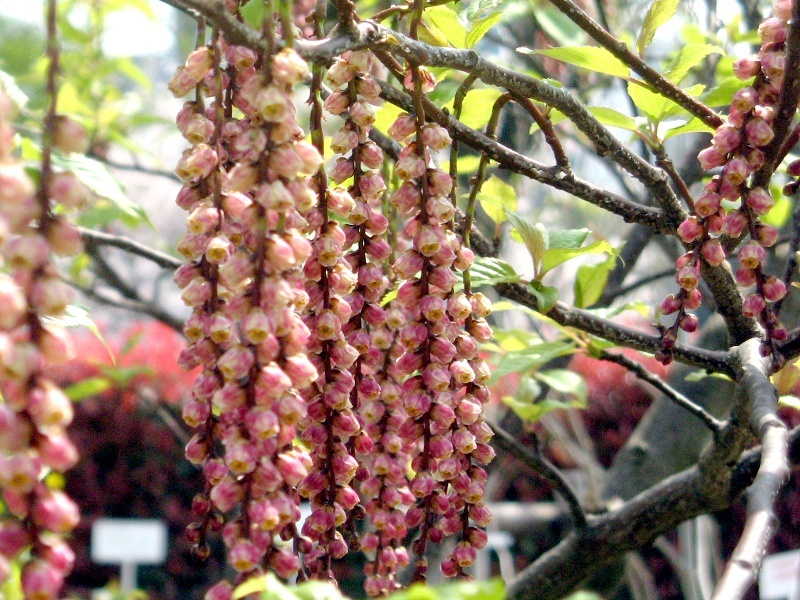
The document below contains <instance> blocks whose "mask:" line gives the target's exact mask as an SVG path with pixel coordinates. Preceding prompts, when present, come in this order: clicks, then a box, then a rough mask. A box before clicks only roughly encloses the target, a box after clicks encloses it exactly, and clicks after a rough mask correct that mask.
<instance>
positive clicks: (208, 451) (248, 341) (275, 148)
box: [173, 42, 322, 599]
mask: <svg viewBox="0 0 800 600" xmlns="http://www.w3.org/2000/svg"><path fill="white" fill-rule="evenodd" d="M223 50H224V53H225V58H226V62H227V69H226V72H225V73H218V74H216V75H215V74H214V71H215V69H211V68H210V67H211V64H210V62H209V60H208V59H206V58H202V56H203V55H206V54H208V53H209V52H211V50H210V49H209V48H200V49H199V50H197V51H195V53H193V54H192V55H191V56H190V58H189V60H188V61H187V63H186V65H185V66H184V67H183V68H182V69H181V70H180V71H179V73H178V74H177V75H176V77H175V78H173V82H176V81H178V82H179V81H181V79H183V78H186V77H187V73H191V76H190V80H192V81H194V85H195V86H197V85H199V84H200V83H201V82H203V81H204V80H205V82H206V84H207V87H209V88H210V89H211V90H213V91H215V86H217V84H218V82H221V83H222V87H223V88H224V90H220V93H219V94H218V95H217V97H218V98H219V97H222V93H223V92H224V94H225V106H224V108H223V113H224V115H225V122H224V124H222V125H221V127H219V132H218V133H219V135H218V136H216V137H217V140H216V148H210V147H209V146H208V145H206V144H204V143H202V142H201V143H196V144H195V146H194V147H193V148H192V149H190V150H188V151H187V153H186V155H185V156H184V158H183V159H182V160H181V163H180V165H179V167H178V173H179V175H181V177H182V179H183V180H184V182H185V184H186V185H185V187H184V189H183V190H182V191H181V194H180V195H179V198H178V202H179V204H181V206H183V207H185V208H187V209H188V210H190V211H191V214H190V217H189V220H188V224H189V228H190V233H189V234H188V235H187V238H189V239H188V240H187V238H184V240H183V241H182V243H181V244H180V246H179V248H180V249H181V251H182V253H183V254H184V255H185V256H187V258H190V259H191V260H192V262H191V263H189V264H188V265H187V266H186V267H183V268H182V269H180V270H179V271H178V274H177V275H176V281H177V282H178V284H179V285H180V286H181V287H182V288H183V298H184V301H185V302H186V303H187V304H189V305H190V306H192V307H193V308H194V313H193V315H192V317H191V318H190V319H189V321H188V322H187V326H186V334H187V337H188V338H189V340H190V342H192V345H191V346H190V347H189V348H188V349H187V351H186V352H185V353H184V355H183V356H182V359H183V360H182V362H183V363H184V366H187V367H191V366H195V365H205V370H204V372H203V373H202V374H201V375H200V376H199V378H198V380H197V382H196V384H195V386H194V389H193V395H194V399H193V400H192V401H190V403H189V405H187V406H191V409H190V410H185V411H184V419H185V420H186V421H187V423H189V424H190V425H199V426H200V428H201V431H200V432H199V433H198V434H197V435H196V436H195V438H194V439H193V441H192V442H190V444H189V446H188V447H187V455H188V456H189V458H190V460H192V461H193V462H195V463H198V464H203V468H204V472H205V475H206V477H207V479H208V481H209V483H210V484H211V487H210V492H209V494H208V501H206V502H196V503H195V504H196V508H198V509H200V510H199V511H198V512H199V513H201V514H200V516H201V517H204V516H205V515H207V514H209V511H212V510H213V511H218V512H219V513H221V514H227V515H230V517H229V518H230V519H231V520H229V521H228V522H227V523H226V524H225V526H224V528H223V540H224V541H225V543H226V545H227V546H228V549H229V551H228V562H229V563H230V564H231V566H233V567H234V569H236V571H237V572H239V573H240V574H241V577H244V576H247V575H250V574H254V573H258V572H261V571H262V570H263V569H264V568H267V567H269V568H271V569H272V570H274V571H275V572H276V573H277V574H278V575H279V576H281V577H284V578H288V577H290V576H292V575H293V574H295V573H296V572H297V571H298V570H299V569H300V561H299V558H298V552H300V551H303V552H307V551H308V550H310V547H311V541H310V540H308V539H307V538H302V537H301V536H300V535H299V532H298V531H297V527H296V523H297V521H298V520H299V518H300V510H299V497H298V494H297V490H296V488H297V485H298V484H299V483H300V482H301V481H302V480H303V479H304V478H305V477H306V475H307V470H308V468H309V467H310V466H311V460H310V458H309V457H308V455H307V453H306V452H305V450H303V449H302V448H301V447H300V446H296V445H295V444H294V439H295V435H296V426H297V425H298V424H299V423H300V422H301V421H302V420H303V419H304V418H305V416H306V407H305V402H304V401H303V400H302V398H301V397H300V396H299V393H298V391H299V390H302V389H304V388H306V387H307V386H308V385H309V384H310V383H311V382H312V381H314V380H315V379H316V377H317V371H316V369H315V368H314V366H313V364H312V363H311V362H310V361H309V360H308V358H307V357H306V355H305V347H306V345H307V343H308V338H309V331H308V329H307V327H306V326H305V324H304V323H303V322H302V320H301V319H300V316H299V314H298V311H299V310H300V309H302V308H303V307H304V306H305V304H306V303H307V300H308V297H307V295H306V293H305V290H304V289H303V285H302V273H301V270H300V267H301V266H302V265H303V263H304V262H305V260H306V259H307V258H308V257H309V255H310V254H311V246H310V244H309V242H308V241H307V240H306V239H305V238H304V237H303V236H302V235H301V234H300V233H299V231H300V230H301V229H303V228H304V227H305V226H306V222H305V219H303V217H302V216H301V213H305V212H307V211H308V210H310V209H311V208H312V207H313V206H314V203H315V201H316V196H315V193H314V190H313V188H312V186H311V185H310V181H309V178H308V176H309V175H310V174H312V173H314V172H315V171H316V170H317V168H318V167H319V165H320V164H321V160H322V159H321V157H320V155H319V153H318V152H317V151H316V150H315V149H314V148H313V146H311V145H310V144H308V143H307V142H304V141H302V138H303V134H302V130H301V129H300V128H299V126H298V125H297V122H296V120H295V117H294V112H295V108H294V104H293V98H292V88H293V86H294V85H296V84H297V83H299V82H300V81H302V80H304V78H305V77H306V75H307V67H306V65H305V63H304V62H303V61H302V60H301V59H300V58H299V57H298V56H297V55H296V53H294V52H293V51H292V50H288V49H287V50H283V51H281V52H279V53H278V54H276V55H274V56H266V57H262V58H261V59H260V61H259V58H258V57H257V56H256V54H255V53H253V52H252V51H250V50H248V49H246V48H243V47H238V46H226V45H225V44H224V42H221V43H220V47H219V52H220V54H221V53H222V51H223ZM198 57H200V58H198ZM212 57H213V55H212ZM201 59H202V65H203V66H202V68H197V69H196V70H194V71H193V70H192V66H193V65H194V64H195V63H197V62H201ZM174 91H176V92H177V93H178V94H180V93H181V92H183V91H186V88H185V86H184V87H181V86H175V87H174ZM232 106H234V107H236V108H237V109H239V110H240V111H241V112H242V113H243V115H244V117H243V118H242V119H234V118H232V117H231V107H232ZM211 111H212V114H211V115H209V116H211V117H212V118H213V117H216V115H217V114H218V111H217V108H216V106H213V107H212V109H211ZM203 118H208V117H204V115H202V113H201V114H200V120H202V119H203ZM209 120H210V119H209ZM213 128H214V127H213V124H212V129H213ZM201 129H204V130H205V131H207V130H208V127H207V125H206V126H205V127H204V128H202V127H201ZM187 139H190V141H195V140H193V139H192V138H191V137H190V136H187ZM209 179H210V181H209ZM215 186H219V192H216V191H215V190H216V189H217V188H216V187H215ZM209 188H210V189H209ZM210 191H211V192H213V193H212V194H211V195H210V197H209V192H210ZM217 194H218V195H219V196H220V198H219V199H215V198H214V197H215V196H216V195H217ZM192 231H197V233H192ZM218 447H221V448H222V449H223V452H222V453H221V454H220V455H219V456H218V455H217V454H216V453H217V451H218V450H217V448H218ZM213 522H215V521H213V520H212V523H213ZM277 538H280V539H283V540H284V541H286V542H288V541H291V540H294V543H293V547H290V548H287V547H285V546H283V545H279V544H278V543H277V542H276V539H277ZM231 590H232V588H231V586H230V584H229V583H227V582H222V583H220V584H218V585H217V586H215V587H214V588H212V589H211V590H210V591H209V593H208V597H209V598H213V599H218V598H227V597H229V596H230V593H231Z"/></svg>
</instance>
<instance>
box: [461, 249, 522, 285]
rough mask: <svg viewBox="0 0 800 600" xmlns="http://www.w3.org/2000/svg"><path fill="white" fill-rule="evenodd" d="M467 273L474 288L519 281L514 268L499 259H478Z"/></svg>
mask: <svg viewBox="0 0 800 600" xmlns="http://www.w3.org/2000/svg"><path fill="white" fill-rule="evenodd" d="M469 273H470V277H471V281H472V285H473V286H474V287H478V286H481V285H497V284H498V283H514V282H517V281H519V275H517V272H516V271H515V270H514V267H512V266H511V265H510V264H508V263H507V262H506V261H504V260H500V259H499V258H491V257H484V256H481V257H478V258H476V259H475V262H474V263H473V264H472V266H471V267H470V268H469Z"/></svg>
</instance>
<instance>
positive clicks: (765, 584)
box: [758, 550, 800, 600]
mask: <svg viewBox="0 0 800 600" xmlns="http://www.w3.org/2000/svg"><path fill="white" fill-rule="evenodd" d="M758 591H759V597H760V598H761V600H798V598H800V593H798V592H800V550H790V551H789V552H779V553H777V554H772V555H770V556H765V557H764V564H763V565H762V567H761V573H760V574H759V576H758Z"/></svg>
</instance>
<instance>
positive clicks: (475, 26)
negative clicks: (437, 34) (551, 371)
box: [459, 0, 505, 48]
mask: <svg viewBox="0 0 800 600" xmlns="http://www.w3.org/2000/svg"><path fill="white" fill-rule="evenodd" d="M504 3H505V0H477V1H476V2H473V3H472V4H470V5H469V7H467V9H466V10H464V11H462V13H461V14H460V15H459V18H460V19H461V22H462V23H463V24H464V26H465V27H466V29H467V39H466V45H467V48H472V46H474V45H475V44H477V43H478V42H479V41H480V40H481V39H482V38H483V36H485V35H486V34H487V33H488V31H489V30H490V29H491V28H492V26H494V24H495V23H497V21H499V20H500V17H501V16H502V13H501V10H502V6H503V4H504Z"/></svg>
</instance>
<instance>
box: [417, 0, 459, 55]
mask: <svg viewBox="0 0 800 600" xmlns="http://www.w3.org/2000/svg"><path fill="white" fill-rule="evenodd" d="M422 18H423V20H424V21H427V22H428V23H429V24H430V25H433V26H435V27H437V28H438V29H439V31H441V32H442V34H443V35H444V37H445V39H447V41H448V42H449V43H450V45H452V46H454V47H456V48H466V47H467V30H466V29H465V28H464V26H463V25H462V24H461V22H460V21H459V20H458V15H457V14H456V12H455V11H454V10H453V9H452V8H450V7H449V6H443V5H442V6H431V7H430V8H426V9H425V12H423V13H422Z"/></svg>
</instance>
